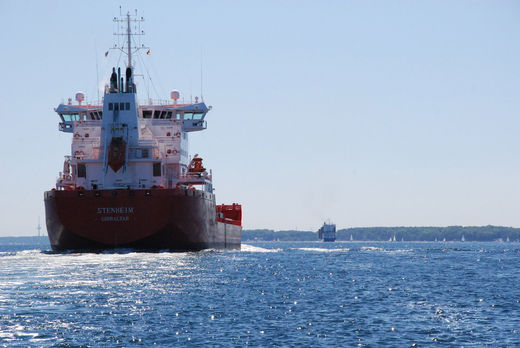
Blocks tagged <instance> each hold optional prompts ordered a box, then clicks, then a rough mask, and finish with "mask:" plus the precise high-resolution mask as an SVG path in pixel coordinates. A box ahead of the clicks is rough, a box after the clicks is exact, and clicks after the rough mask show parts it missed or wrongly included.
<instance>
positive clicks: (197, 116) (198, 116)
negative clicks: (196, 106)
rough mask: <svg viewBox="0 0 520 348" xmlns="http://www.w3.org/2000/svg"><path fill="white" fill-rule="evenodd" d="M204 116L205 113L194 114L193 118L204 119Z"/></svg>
mask: <svg viewBox="0 0 520 348" xmlns="http://www.w3.org/2000/svg"><path fill="white" fill-rule="evenodd" d="M203 116H204V114H193V119H194V120H202V117H203Z"/></svg>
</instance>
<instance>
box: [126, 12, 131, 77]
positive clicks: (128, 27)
mask: <svg viewBox="0 0 520 348" xmlns="http://www.w3.org/2000/svg"><path fill="white" fill-rule="evenodd" d="M126 20H127V25H128V26H127V40H128V45H127V46H128V47H127V50H128V53H127V54H128V68H132V46H131V44H130V38H131V37H132V29H131V28H130V12H128V13H127V14H126Z"/></svg>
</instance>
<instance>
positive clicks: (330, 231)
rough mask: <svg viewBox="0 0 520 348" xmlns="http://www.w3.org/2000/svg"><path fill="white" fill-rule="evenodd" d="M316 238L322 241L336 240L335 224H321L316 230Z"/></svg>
mask: <svg viewBox="0 0 520 348" xmlns="http://www.w3.org/2000/svg"><path fill="white" fill-rule="evenodd" d="M318 239H320V240H323V241H324V242H334V241H336V225H334V224H331V223H328V224H327V223H323V226H321V228H320V229H319V230H318Z"/></svg>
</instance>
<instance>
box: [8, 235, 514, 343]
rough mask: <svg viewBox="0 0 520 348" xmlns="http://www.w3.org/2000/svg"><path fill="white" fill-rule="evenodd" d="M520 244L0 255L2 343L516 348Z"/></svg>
mask: <svg viewBox="0 0 520 348" xmlns="http://www.w3.org/2000/svg"><path fill="white" fill-rule="evenodd" d="M519 265H520V244H517V243H469V242H465V243H462V242H459V243H442V242H439V243H406V242H393V243H392V242H386V243H380V242H379V243H378V242H336V243H319V242H314V243H313V242H272V243H246V244H244V245H243V246H242V250H241V251H217V250H206V251H202V252H187V253H170V252H158V253H136V252H133V251H132V250H116V251H114V252H105V253H97V254H96V253H64V254H56V253H52V252H50V251H49V248H48V246H44V247H37V246H36V247H35V246H31V245H25V246H23V245H22V246H20V245H16V246H13V245H3V246H0V345H4V346H63V347H71V346H151V345H157V346H199V347H206V346H215V347H228V346H237V347H239V346H240V347H242V346H247V345H250V346H264V347H269V346H303V347H318V346H334V347H347V346H389V347H392V346H393V347H406V346H414V345H415V346H424V345H433V346H437V345H438V346H465V347H467V346H491V347H497V346H511V347H513V346H520V332H519V330H520V267H519Z"/></svg>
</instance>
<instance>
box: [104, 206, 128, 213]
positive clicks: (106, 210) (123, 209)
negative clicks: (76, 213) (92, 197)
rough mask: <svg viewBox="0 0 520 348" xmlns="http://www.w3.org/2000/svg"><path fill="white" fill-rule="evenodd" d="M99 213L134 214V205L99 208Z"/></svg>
mask: <svg viewBox="0 0 520 348" xmlns="http://www.w3.org/2000/svg"><path fill="white" fill-rule="evenodd" d="M97 213H98V214H133V213H134V208H133V207H115V208H97Z"/></svg>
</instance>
